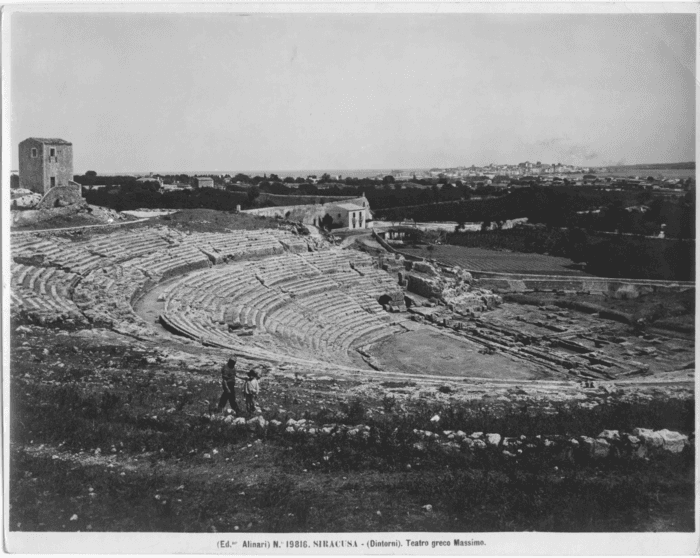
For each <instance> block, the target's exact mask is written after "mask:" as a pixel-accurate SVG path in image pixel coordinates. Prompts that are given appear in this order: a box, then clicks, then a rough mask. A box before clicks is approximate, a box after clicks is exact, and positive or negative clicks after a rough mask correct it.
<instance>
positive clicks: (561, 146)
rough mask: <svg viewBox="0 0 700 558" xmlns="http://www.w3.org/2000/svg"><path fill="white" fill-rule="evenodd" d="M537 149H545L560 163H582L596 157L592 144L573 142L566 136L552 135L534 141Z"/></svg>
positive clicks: (596, 153) (597, 154)
mask: <svg viewBox="0 0 700 558" xmlns="http://www.w3.org/2000/svg"><path fill="white" fill-rule="evenodd" d="M536 145H537V147H538V149H547V150H549V151H550V152H551V153H552V155H553V156H554V157H555V158H557V159H558V160H559V161H561V162H562V163H567V164H573V165H577V164H582V163H585V162H587V161H592V160H594V159H597V158H598V156H599V155H600V153H598V152H597V151H596V150H595V149H593V146H591V145H589V144H585V143H574V142H572V141H571V139H570V138H569V137H568V136H554V137H551V138H546V139H541V140H538V141H537V142H536Z"/></svg>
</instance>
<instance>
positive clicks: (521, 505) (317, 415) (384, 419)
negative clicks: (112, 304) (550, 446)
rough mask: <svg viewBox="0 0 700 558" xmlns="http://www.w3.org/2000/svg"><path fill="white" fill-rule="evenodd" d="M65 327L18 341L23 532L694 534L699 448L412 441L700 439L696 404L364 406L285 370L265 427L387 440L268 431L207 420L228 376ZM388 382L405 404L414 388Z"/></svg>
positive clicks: (13, 513)
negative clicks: (613, 453) (634, 433)
mask: <svg viewBox="0 0 700 558" xmlns="http://www.w3.org/2000/svg"><path fill="white" fill-rule="evenodd" d="M17 325H18V324H14V325H13V332H14V331H16V327H17ZM66 333H68V332H61V331H58V330H49V329H42V328H30V329H28V330H26V331H25V332H23V333H13V343H12V345H13V346H12V363H11V364H12V367H11V403H12V407H11V416H12V425H11V456H10V529H11V530H22V531H34V530H38V531H78V530H80V531H90V530H92V531H175V532H234V531H241V532H246V531H249V532H265V531H268V532H294V531H299V532H313V531H317V532H318V531H327V532H342V531H463V532H489V531H523V530H538V531H578V532H586V531H650V530H659V531H692V530H693V514H694V511H693V510H694V485H695V479H694V456H693V454H692V452H690V451H687V449H686V450H685V451H684V452H683V453H681V454H678V455H665V456H658V457H654V458H653V459H649V460H637V461H627V460H625V461H623V460H617V459H615V458H610V459H606V460H604V461H597V462H594V461H591V462H583V463H580V462H579V463H576V464H574V463H573V462H572V461H570V460H568V459H566V457H565V456H562V455H559V454H557V453H555V452H549V453H548V452H534V453H532V454H531V455H529V456H528V455H524V456H523V457H522V458H519V459H512V458H509V457H507V456H504V455H503V454H502V453H501V452H499V451H497V450H493V451H491V450H485V451H483V452H481V453H479V454H475V453H463V452H447V451H445V450H444V449H443V448H441V447H440V446H438V445H437V444H435V443H432V442H429V441H427V442H425V443H421V444H416V440H415V437H413V436H412V432H413V429H414V428H421V429H433V430H434V429H435V427H434V426H433V425H431V422H430V418H431V417H432V416H433V415H434V414H436V413H438V414H439V415H440V416H441V420H440V429H462V430H464V431H465V432H472V431H484V432H499V433H501V434H502V435H504V436H517V435H520V434H525V435H528V436H530V435H537V434H541V435H543V436H547V435H555V434H564V435H567V436H578V435H593V436H595V435H596V434H597V433H598V432H600V431H601V430H603V429H605V428H608V429H625V430H629V429H631V428H633V427H635V426H643V427H650V428H669V429H677V430H681V431H683V432H686V433H692V430H693V427H694V426H693V425H694V404H693V401H687V400H685V401H682V400H677V399H668V398H667V399H652V400H640V401H637V402H630V401H628V400H625V401H623V400H620V399H618V398H616V396H615V395H614V394H611V395H609V396H607V397H606V398H605V399H604V401H603V403H602V404H601V405H599V406H598V407H596V408H587V407H585V406H582V405H578V403H566V404H565V403H561V404H556V405H551V404H547V403H538V402H532V404H527V405H524V404H523V403H522V402H519V403H517V404H516V403H512V404H511V403H507V402H505V403H504V402H501V403H499V404H498V405H496V404H493V403H490V402H488V400H477V401H474V402H471V403H463V404H453V403H450V404H444V403H438V402H437V401H434V400H431V399H429V398H419V399H418V400H415V401H414V400H411V401H408V400H402V399H400V398H399V397H396V398H394V397H388V396H386V395H383V396H381V397H379V396H373V395H372V394H371V392H372V390H370V391H369V392H368V393H370V395H367V396H366V397H365V396H363V397H361V398H360V397H359V396H358V395H357V393H358V392H357V389H358V388H359V387H361V385H360V382H359V381H356V380H354V381H348V380H342V379H340V378H337V379H336V378H331V377H324V378H317V379H314V377H313V376H310V377H308V378H307V379H303V378H299V377H296V378H295V377H294V375H289V376H290V377H286V376H283V375H280V376H275V377H270V378H266V379H265V380H264V381H263V392H262V396H261V405H262V407H263V409H264V410H265V413H264V414H265V417H266V418H268V419H273V418H279V419H280V420H285V419H286V418H288V417H294V418H296V419H300V418H307V419H313V420H315V421H317V422H318V423H319V424H337V423H345V424H365V425H371V426H373V429H372V435H370V436H369V437H367V438H362V437H354V438H351V437H348V436H345V435H339V436H335V437H330V436H327V437H320V436H316V437H314V436H302V435H300V434H298V433H287V432H285V431H284V429H276V430H273V429H268V430H267V431H265V432H260V431H256V430H252V429H249V428H245V427H243V428H232V427H230V426H228V425H225V424H223V423H222V422H220V421H216V420H214V421H212V420H211V419H210V418H209V416H208V414H209V413H210V412H211V410H212V409H213V408H214V407H215V404H216V400H217V399H218V395H219V388H218V384H217V381H216V379H217V375H218V367H216V366H214V365H211V366H210V365H207V364H206V363H205V364H202V365H195V364H192V362H191V361H188V360H186V359H184V357H182V358H167V357H163V356H162V355H161V354H159V352H158V351H155V350H154V349H152V348H150V347H148V346H147V345H145V344H141V343H133V342H130V341H129V340H126V342H119V340H118V339H117V338H116V337H106V338H104V339H100V340H97V339H96V338H95V337H94V336H93V337H91V336H88V335H85V336H82V335H81V336H79V335H75V333H76V332H71V335H67V334H66ZM199 356H203V358H205V359H206V358H209V356H210V355H207V354H205V355H199ZM211 356H212V362H218V360H216V359H218V358H219V357H218V356H216V355H211ZM214 356H216V359H214V358H213V357H214ZM385 387H389V388H392V389H395V391H396V393H397V394H399V393H400V392H401V391H402V390H405V389H408V388H410V383H408V382H407V383H403V384H402V383H397V384H396V385H392V386H385ZM448 390H449V387H448V386H445V390H444V391H448ZM428 505H429V506H431V508H426V507H425V506H428Z"/></svg>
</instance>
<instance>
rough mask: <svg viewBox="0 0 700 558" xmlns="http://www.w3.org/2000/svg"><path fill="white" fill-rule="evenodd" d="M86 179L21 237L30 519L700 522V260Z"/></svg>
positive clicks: (54, 522) (247, 525) (619, 525)
mask: <svg viewBox="0 0 700 558" xmlns="http://www.w3.org/2000/svg"><path fill="white" fill-rule="evenodd" d="M56 195H57V194H56ZM58 199H63V198H58ZM66 199H67V200H68V201H67V202H66V204H65V205H64V206H63V207H56V208H51V209H45V210H37V211H38V214H40V217H41V215H43V217H41V218H42V219H47V221H40V222H39V224H41V223H45V222H50V223H52V224H53V225H54V226H55V225H56V224H59V225H60V227H70V228H60V227H59V228H57V229H55V230H51V231H48V232H47V231H43V232H42V231H41V230H37V228H38V225H37V224H36V223H35V224H32V225H31V226H26V227H20V226H17V227H16V228H15V230H14V231H13V234H12V238H11V250H12V264H11V289H12V306H11V310H12V316H11V320H12V336H11V337H12V338H11V347H10V355H11V379H10V386H11V415H12V422H11V432H10V436H11V446H10V450H11V455H10V463H11V468H10V484H11V491H10V519H9V521H10V529H11V530H13V531H82V532H86V531H87V532H90V531H124V532H128V531H172V532H219V533H240V534H242V533H254V532H368V531H369V532H379V531H386V532H392V531H407V532H408V531H411V532H414V531H435V532H439V531H442V532H490V531H524V530H538V531H561V532H572V531H576V532H610V531H692V530H693V526H694V498H693V490H694V486H695V479H694V443H695V441H694V398H693V390H694V367H695V363H694V333H693V327H694V326H693V320H694V294H695V293H694V283H693V282H689V281H664V280H653V279H631V278H628V279H624V278H615V279H610V278H605V277H600V276H595V275H592V274H590V273H587V272H585V271H584V270H582V269H581V268H580V266H579V268H578V269H577V268H575V266H573V263H572V262H571V261H570V260H567V259H566V258H554V257H550V256H547V255H536V257H532V258H529V257H527V256H525V255H523V254H517V255H514V257H512V258H510V260H508V258H507V253H504V252H491V253H492V254H493V255H494V256H497V255H499V254H500V255H501V256H506V257H505V258H501V259H499V257H494V258H492V259H491V260H489V261H490V262H491V264H490V265H489V266H486V265H474V266H473V268H472V269H470V268H469V267H468V265H469V264H470V262H474V261H476V260H477V259H478V258H482V260H481V261H484V260H483V258H484V257H485V253H486V252H488V251H487V250H483V249H472V248H465V247H460V246H445V245H442V244H438V243H430V242H429V240H428V241H426V242H428V244H425V243H424V244H421V242H418V243H417V244H415V245H412V244H410V243H409V242H404V243H403V244H401V245H400V246H399V245H398V244H397V247H398V249H399V250H400V251H396V250H397V249H396V248H394V247H392V246H391V243H392V242H393V240H392V239H395V238H396V237H397V235H398V236H401V235H402V234H404V233H405V232H406V229H405V228H402V227H400V226H398V227H392V226H389V227H388V229H383V230H379V229H377V230H373V229H372V228H370V226H371V220H369V219H368V217H369V216H371V214H370V213H369V206H368V204H367V203H366V202H367V200H366V198H364V197H360V198H354V199H351V200H346V201H342V200H341V201H331V202H326V205H319V204H316V205H311V206H309V207H308V208H307V209H304V207H306V206H294V208H293V209H286V208H284V207H283V208H282V209H280V208H279V206H277V207H267V208H257V209H253V210H252V211H250V212H246V211H240V212H239V211H235V210H233V211H216V210H205V209H183V210H177V211H174V212H162V211H161V212H156V213H154V216H153V217H151V218H143V217H141V218H140V219H138V220H134V219H133V218H129V217H127V216H126V215H125V214H122V213H119V212H116V211H111V212H109V211H107V212H106V213H100V211H105V210H98V209H96V208H93V209H90V210H88V209H85V208H89V207H91V206H87V205H86V204H85V203H84V202H80V201H78V202H76V203H68V202H70V199H69V198H66ZM57 205H60V204H57ZM71 207H73V208H74V209H75V208H76V207H78V209H75V211H74V212H73V214H72V215H71V213H70V212H69V211H67V209H70V208H71ZM80 208H82V209H80ZM319 208H321V209H319ZM41 211H43V212H44V213H41ZM292 211H295V212H297V213H292ZM322 211H327V212H328V214H329V215H330V214H331V213H332V215H331V216H332V217H333V219H337V220H342V221H343V223H345V224H346V226H345V227H337V226H336V227H335V228H332V229H331V232H328V231H327V230H326V227H325V224H324V223H325V222H326V221H327V219H326V218H325V215H324V213H322ZM51 212H54V213H51ZM76 212H78V213H76ZM79 212H82V213H79ZM286 212H289V215H292V214H294V215H299V218H298V220H291V219H290V218H289V217H285V215H286ZM59 214H60V215H59ZM79 214H80V215H83V217H84V219H87V220H90V219H91V220H92V224H93V225H94V224H99V220H100V219H102V220H103V223H104V222H105V221H108V219H107V218H105V217H104V216H103V215H107V216H108V217H109V219H112V222H111V223H104V224H103V225H100V226H93V227H80V226H79V227H77V228H75V227H71V225H72V224H74V223H73V222H72V221H71V220H72V219H73V218H74V217H75V216H76V215H79ZM56 215H59V217H56ZM66 215H67V216H66ZM85 223H86V221H85V220H82V221H78V224H81V225H84V224H85ZM409 232H410V231H409ZM414 232H415V231H414ZM414 232H411V234H414ZM426 235H428V236H426V238H428V239H429V233H426ZM429 246H430V247H431V248H430V249H428V247H429ZM401 252H403V254H402V253H401ZM455 254H457V255H455ZM515 256H517V257H515ZM443 257H444V260H446V261H443ZM458 257H459V258H460V259H456V258H458ZM475 258H476V259H475ZM457 262H459V264H460V265H457ZM508 262H510V264H508ZM514 262H515V263H514ZM518 262H520V263H518ZM508 265H510V266H511V267H508ZM528 265H529V266H530V267H527V266H528ZM518 266H520V267H518ZM523 266H525V267H523ZM533 266H534V267H533ZM572 266H573V267H572ZM560 271H561V273H560ZM232 354H233V355H236V356H237V358H238V364H237V367H238V371H239V373H240V374H241V375H243V374H245V372H246V371H247V370H249V369H252V368H254V367H258V366H259V365H263V366H264V370H265V372H264V373H263V376H262V378H261V381H260V384H261V393H260V396H259V399H258V401H257V403H258V405H259V409H257V410H256V411H255V412H250V413H243V414H242V416H238V417H237V416H235V415H234V414H233V413H231V412H230V410H227V411H224V412H220V411H219V410H218V409H217V402H218V399H219V396H220V395H221V381H220V380H221V366H222V364H224V363H225V362H226V361H227V359H228V357H229V356H230V355H232ZM238 397H239V400H238V404H239V406H241V407H244V405H243V400H242V393H241V392H240V386H239V393H238ZM462 539H464V541H465V545H467V543H469V539H468V538H464V537H462V538H460V539H459V540H462ZM416 540H418V539H416ZM472 542H473V541H472ZM477 542H478V541H477ZM455 544H456V543H455ZM469 544H471V543H469ZM473 544H476V543H475V542H473Z"/></svg>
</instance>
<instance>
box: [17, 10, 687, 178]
mask: <svg viewBox="0 0 700 558" xmlns="http://www.w3.org/2000/svg"><path fill="white" fill-rule="evenodd" d="M11 57H12V76H11V78H12V82H11V95H12V106H11V126H12V136H11V138H12V146H13V159H12V168H13V169H14V168H17V166H18V162H17V144H18V143H19V142H20V141H21V140H22V139H24V138H26V137H30V136H41V137H61V138H64V139H67V140H69V141H72V142H73V150H74V161H75V171H76V172H84V171H85V170H88V169H93V170H96V171H97V172H98V173H99V172H117V171H146V170H154V171H155V170H182V171H188V170H212V171H216V170H263V169H273V170H274V169H290V170H291V169H323V168H328V169H361V168H402V167H406V168H408V167H433V166H455V165H463V164H468V165H471V164H477V165H480V164H487V163H490V162H494V163H498V162H500V163H518V162H520V161H525V160H531V161H533V162H534V161H537V160H539V161H542V162H548V163H552V162H562V163H573V164H584V165H601V164H609V163H626V164H635V163H645V162H646V163H663V162H679V161H691V160H694V159H695V16H694V15H627V14H624V15H612V14H608V15H486V14H450V15H356V14H345V15H325V14H324V15H311V14H309V15H253V16H242V15H235V14H197V15H193V14H179V15H178V14H26V13H24V14H14V15H13V16H12V20H11Z"/></svg>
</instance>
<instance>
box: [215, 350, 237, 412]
mask: <svg viewBox="0 0 700 558" xmlns="http://www.w3.org/2000/svg"><path fill="white" fill-rule="evenodd" d="M221 387H222V388H223V390H224V392H223V393H222V394H221V399H219V412H222V411H223V410H224V409H225V408H226V403H230V404H231V409H233V412H234V413H236V414H237V415H240V414H241V410H240V409H239V407H238V403H236V357H235V356H233V357H231V358H229V359H228V362H227V363H226V364H224V365H223V366H222V367H221Z"/></svg>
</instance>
